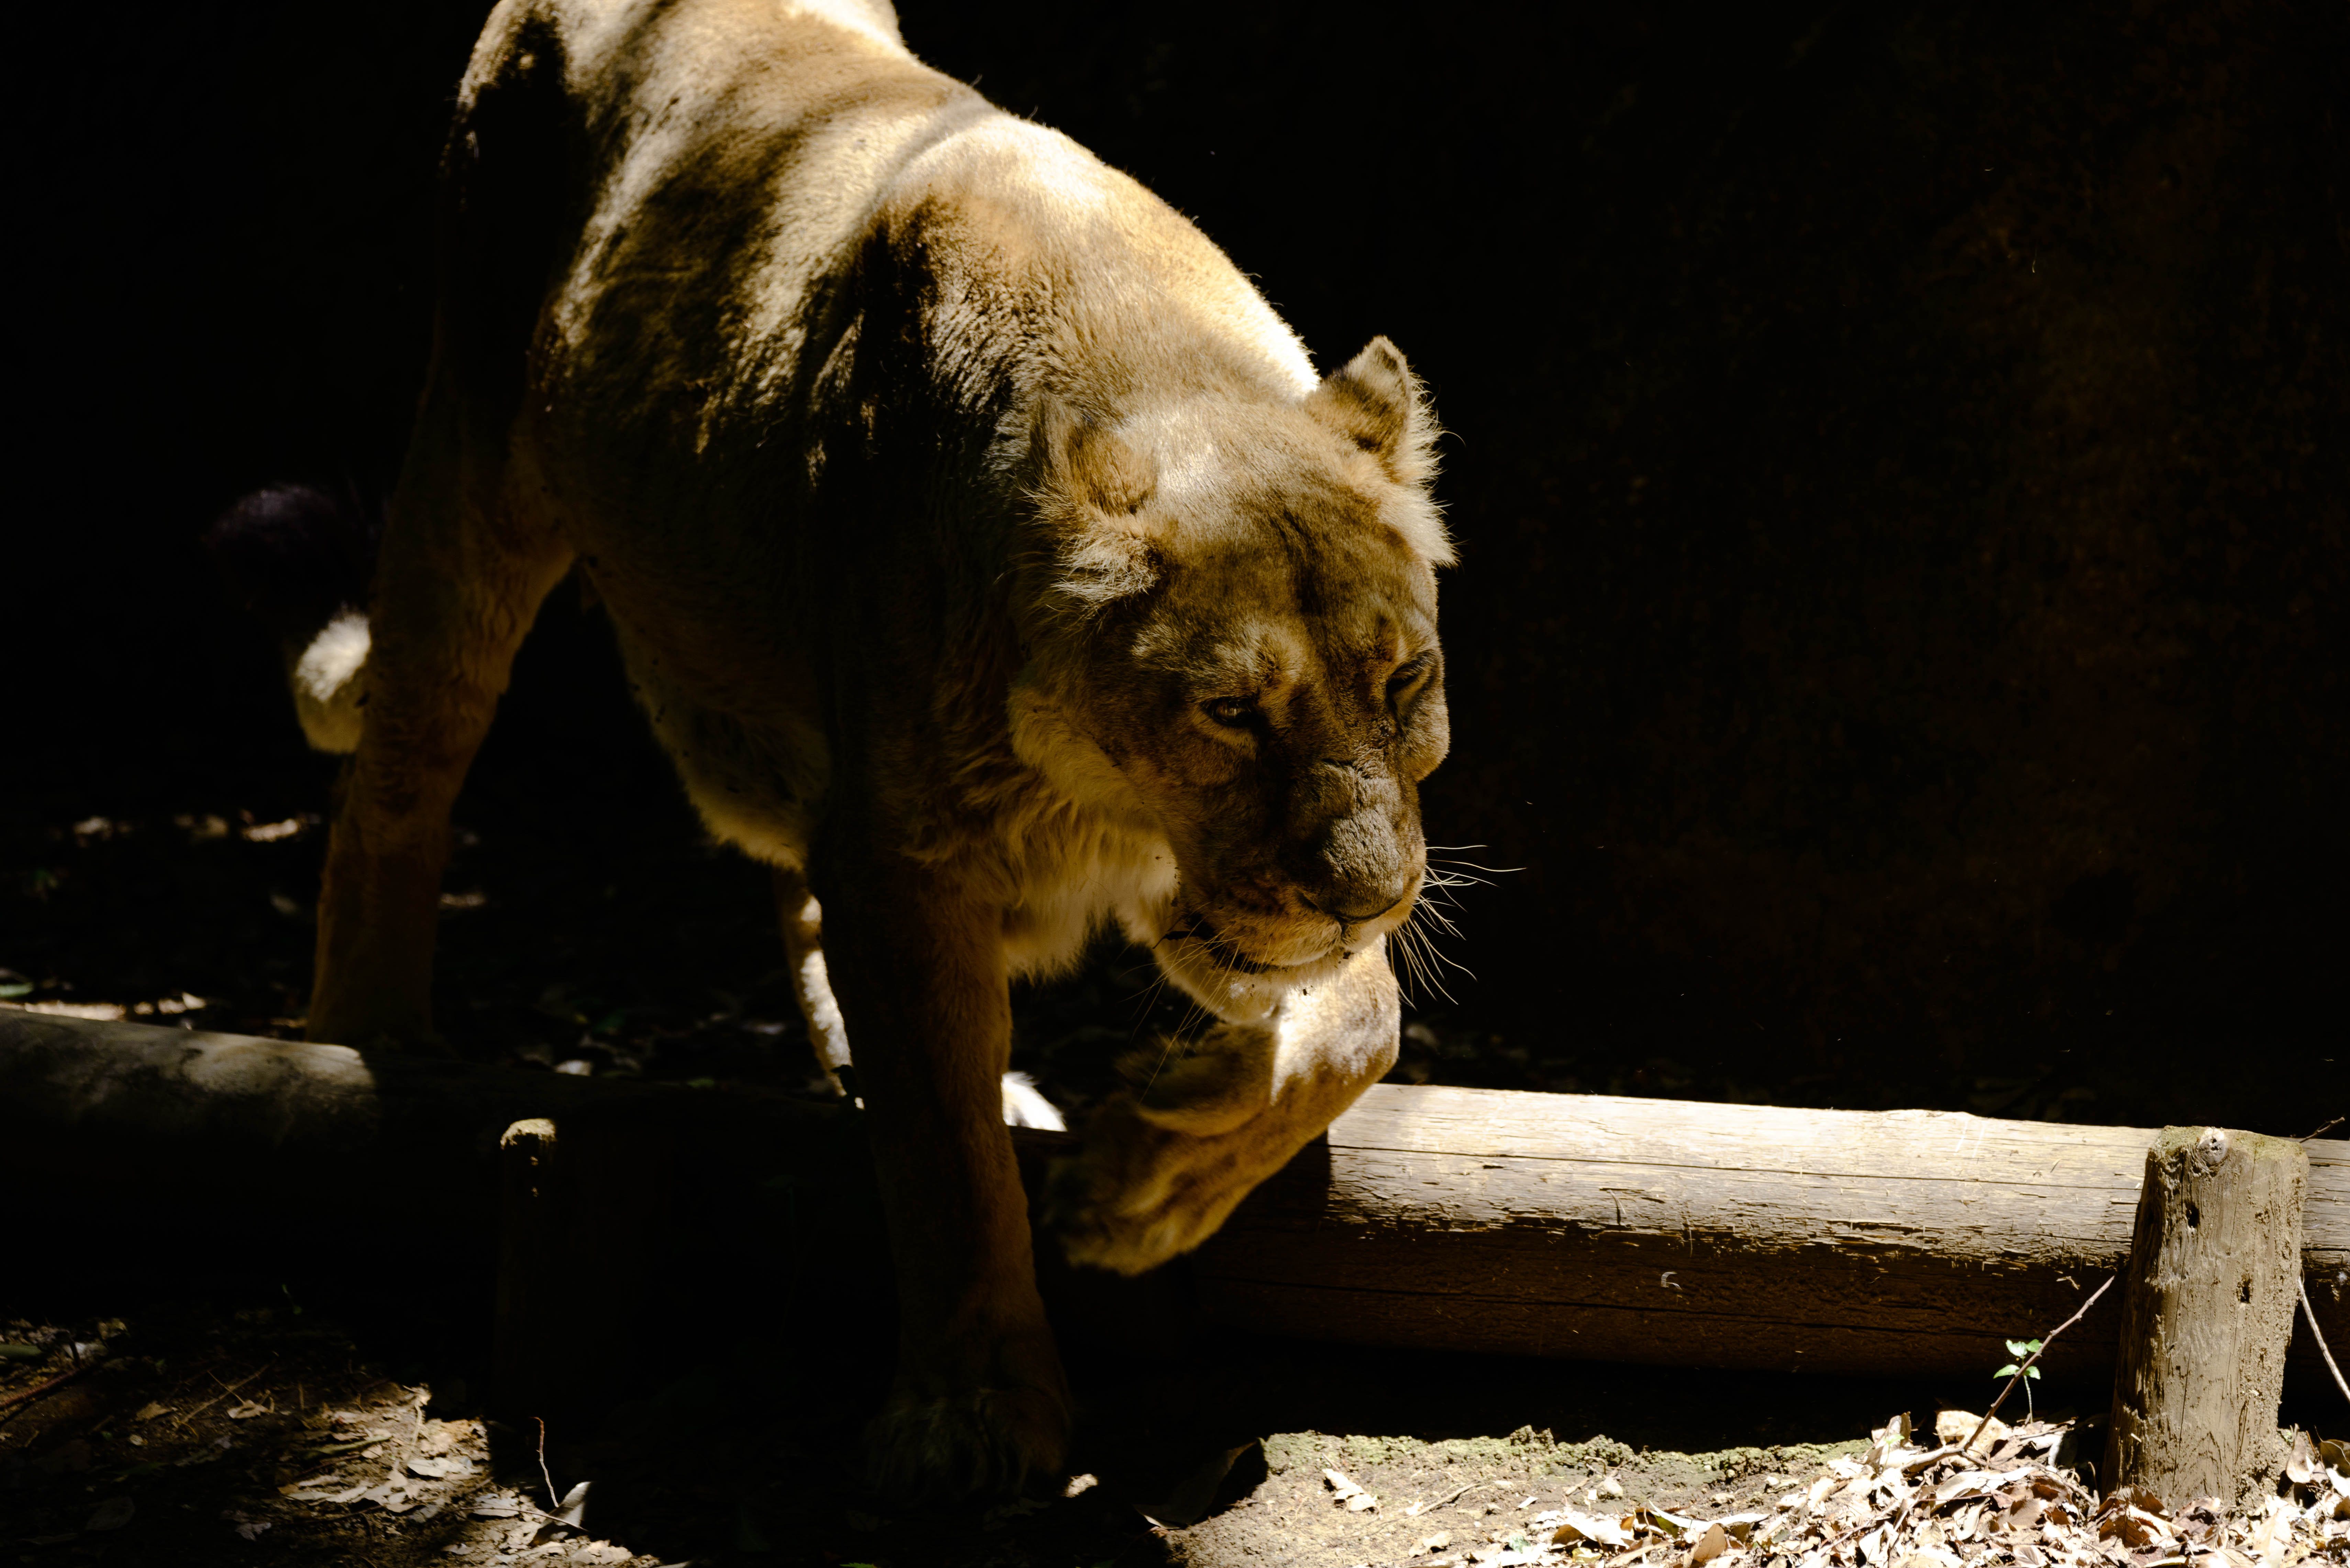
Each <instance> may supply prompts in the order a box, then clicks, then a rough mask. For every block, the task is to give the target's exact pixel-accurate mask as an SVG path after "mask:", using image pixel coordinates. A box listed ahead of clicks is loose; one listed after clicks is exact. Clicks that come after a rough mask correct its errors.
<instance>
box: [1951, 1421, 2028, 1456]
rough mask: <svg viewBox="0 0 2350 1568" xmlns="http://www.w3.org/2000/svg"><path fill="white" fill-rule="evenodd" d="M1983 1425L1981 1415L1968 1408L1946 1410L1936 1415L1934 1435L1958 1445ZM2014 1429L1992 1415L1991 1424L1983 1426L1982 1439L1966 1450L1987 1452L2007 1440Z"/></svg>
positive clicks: (1972, 1452) (1974, 1452) (1977, 1452)
mask: <svg viewBox="0 0 2350 1568" xmlns="http://www.w3.org/2000/svg"><path fill="white" fill-rule="evenodd" d="M1981 1426H1982V1417H1981V1416H1978V1415H1974V1414H1972V1413H1971V1412H1969V1411H1966V1410H1945V1411H1943V1412H1942V1413H1941V1414H1940V1415H1939V1416H1936V1417H1934V1436H1935V1437H1937V1438H1940V1439H1941V1440H1942V1441H1943V1442H1945V1443H1950V1444H1952V1445H1956V1444H1959V1443H1963V1442H1965V1441H1966V1440H1967V1438H1970V1437H1971V1436H1973V1434H1974V1429H1975V1428H1977V1427H1981ZM2014 1430H2015V1428H2012V1427H2010V1426H2009V1425H2008V1424H2007V1423H2006V1422H2004V1421H2002V1420H2001V1419H2000V1418H1999V1417H1996V1416H1994V1417H1991V1425H1990V1426H1988V1427H1983V1434H1982V1437H1981V1440H1979V1441H1978V1442H1976V1444H1975V1445H1974V1446H1973V1447H1972V1448H1970V1449H1967V1450H1966V1451H1967V1452H1968V1453H1970V1454H1987V1453H1989V1452H1991V1449H1994V1448H1996V1447H1998V1446H1999V1445H2000V1444H2002V1443H2003V1442H2005V1441H2007V1439H2008V1438H2009V1437H2010V1436H2012V1434H2013V1432H2014Z"/></svg>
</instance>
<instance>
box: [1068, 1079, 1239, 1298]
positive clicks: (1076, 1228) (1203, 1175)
mask: <svg viewBox="0 0 2350 1568" xmlns="http://www.w3.org/2000/svg"><path fill="white" fill-rule="evenodd" d="M1122 1110H1123V1107H1121V1106H1117V1105H1115V1104H1113V1105H1111V1106H1104V1107H1103V1109H1102V1110H1101V1111H1099V1112H1097V1113H1096V1117H1095V1122H1094V1125H1093V1127H1091V1128H1089V1129H1088V1136H1087V1141H1086V1147H1085V1148H1084V1149H1083V1151H1081V1152H1080V1153H1078V1154H1076V1155H1072V1156H1069V1157H1067V1158H1063V1159H1060V1160H1058V1161H1055V1164H1054V1167H1053V1174H1052V1178H1051V1182H1050V1185H1049V1187H1048V1188H1047V1189H1046V1192H1045V1226H1046V1228H1047V1229H1049V1230H1050V1231H1052V1232H1053V1234H1055V1236H1057V1237H1059V1238H1060V1242H1061V1251H1062V1252H1063V1253H1064V1254H1065V1255H1066V1257H1067V1258H1068V1260H1069V1262H1072V1263H1076V1264H1077V1265H1079V1266H1080V1267H1084V1268H1093V1269H1108V1270H1111V1271H1113V1272H1118V1273H1121V1274H1139V1273H1141V1272H1143V1271H1144V1270H1146V1269H1155V1268H1157V1267H1158V1266H1159V1264H1161V1263H1163V1262H1166V1261H1167V1260H1168V1259H1170V1258H1172V1257H1174V1256H1176V1255H1177V1254H1178V1253H1181V1252H1188V1251H1191V1249H1192V1248H1194V1247H1196V1246H1198V1245H1199V1244H1200V1243H1201V1242H1202V1241H1206V1240H1207V1239H1208V1238H1209V1237H1210V1236H1211V1235H1212V1234H1214V1233H1215V1229H1216V1227H1217V1226H1219V1225H1221V1224H1222V1223H1223V1221H1224V1216H1225V1215H1227V1214H1229V1213H1231V1212H1232V1206H1233V1205H1234V1204H1236V1203H1238V1202H1239V1201H1240V1199H1242V1198H1243V1196H1245V1195H1246V1194H1247V1192H1248V1190H1249V1189H1250V1188H1251V1187H1253V1186H1254V1185H1255V1180H1256V1177H1257V1176H1258V1175H1259V1174H1261V1173H1259V1172H1257V1171H1254V1170H1251V1169H1248V1168H1246V1165H1247V1163H1248V1162H1245V1161H1243V1160H1242V1159H1239V1158H1233V1156H1234V1153H1235V1151H1233V1150H1232V1149H1230V1148H1227V1147H1219V1146H1220V1145H1222V1144H1224V1143H1227V1142H1229V1141H1231V1140H1228V1139H1210V1138H1193V1137H1183V1136H1181V1135H1180V1134H1175V1133H1169V1132H1166V1131H1164V1130H1162V1129H1160V1128H1159V1127H1152V1126H1150V1125H1149V1124H1148V1123H1146V1122H1143V1121H1142V1120H1140V1118H1139V1117H1136V1116H1133V1115H1132V1114H1131V1113H1130V1112H1128V1113H1126V1114H1125V1115H1122V1116H1121V1115H1120V1114H1119V1113H1120V1112H1121V1111H1122Z"/></svg>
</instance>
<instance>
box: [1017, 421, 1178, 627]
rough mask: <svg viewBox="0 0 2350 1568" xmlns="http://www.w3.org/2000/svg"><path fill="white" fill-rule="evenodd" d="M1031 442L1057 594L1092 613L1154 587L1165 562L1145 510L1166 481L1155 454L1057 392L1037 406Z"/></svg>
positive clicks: (1040, 512) (1082, 611)
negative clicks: (1153, 459) (1134, 444)
mask: <svg viewBox="0 0 2350 1568" xmlns="http://www.w3.org/2000/svg"><path fill="white" fill-rule="evenodd" d="M1031 450H1032V451H1033V452H1035V459H1036V464H1037V475H1036V492H1035V493H1036V499H1037V502H1038V506H1039V517H1040V520H1041V521H1042V522H1043V523H1044V524H1045V528H1046V530H1047V533H1048V536H1049V538H1050V540H1051V544H1050V545H1049V546H1048V550H1049V553H1050V556H1051V559H1052V562H1053V581H1052V593H1051V595H1050V598H1052V599H1056V600H1058V601H1059V602H1061V603H1062V604H1064V605H1065V606H1069V607H1075V608H1076V610H1077V611H1078V612H1079V613H1080V614H1081V615H1089V614H1091V613H1093V612H1094V611H1097V610H1099V609H1101V608H1103V607H1106V606H1107V605H1109V604H1112V603H1114V602H1115V601H1117V600H1119V599H1123V598H1127V597H1131V596H1133V595H1136V594H1140V593H1147V592H1149V590H1150V588H1151V587H1154V586H1155V585H1156V584H1157V583H1158V581H1159V574H1160V570H1161V566H1162V563H1161V562H1160V560H1159V549H1158V544H1159V541H1158V540H1157V538H1156V536H1155V535H1156V534H1157V530H1156V529H1155V528H1154V527H1152V525H1151V524H1150V523H1149V520H1148V518H1147V516H1146V514H1144V512H1143V506H1144V504H1146V503H1147V502H1149V499H1150V495H1151V492H1152V491H1154V490H1155V489H1157V488H1158V483H1159V475H1158V470H1157V469H1156V468H1155V467H1153V465H1152V464H1151V462H1150V460H1149V457H1147V456H1145V455H1144V454H1143V453H1141V452H1137V451H1135V450H1134V448H1132V447H1130V446H1128V444H1127V443H1126V442H1125V441H1120V440H1119V439H1118V433H1117V432H1116V431H1112V430H1109V429H1108V428H1107V427H1106V426H1104V425H1101V424H1098V423H1096V422H1095V421H1092V420H1089V419H1087V418H1086V417H1085V416H1084V415H1082V414H1080V413H1078V412H1077V411H1076V410H1074V409H1072V408H1070V407H1069V406H1068V405H1067V404H1066V403H1064V402H1062V401H1061V400H1059V399H1057V398H1053V397H1050V396H1048V397H1046V398H1045V400H1044V401H1043V403H1042V404H1041V405H1040V406H1039V407H1038V409H1037V410H1036V427H1035V435H1034V437H1033V440H1032V443H1031Z"/></svg>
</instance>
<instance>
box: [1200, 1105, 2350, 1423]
mask: <svg viewBox="0 0 2350 1568" xmlns="http://www.w3.org/2000/svg"><path fill="white" fill-rule="evenodd" d="M2153 1136H2154V1134H2153V1133H2152V1132H2151V1131H2147V1130H2141V1129H2134V1128H2129V1127H2080V1126H2070V1125H2054V1124H2050V1123H2045V1122H2010V1121H1997V1120H1992V1119H1990V1118H1987V1117H1982V1116H1965V1115H1958V1114H1951V1113H1944V1112H1938V1111H1815V1110H1797V1109H1786V1108H1781V1107H1775V1106H1729V1105H1705V1104H1697V1103H1692V1102H1688V1101H1677V1100H1636V1099H1626V1098H1612V1097H1606V1096H1583V1095H1533V1094H1511V1093H1504V1092H1501V1091H1496V1090H1478V1089H1446V1088H1410V1087H1406V1086H1403V1085H1392V1084H1383V1085H1378V1086H1377V1087H1375V1088H1373V1089H1372V1090H1371V1091H1370V1092H1369V1093H1367V1094H1366V1095H1365V1096H1363V1098H1362V1099H1361V1100H1360V1101H1358V1102H1357V1104H1356V1106H1355V1108H1354V1109H1353V1110H1351V1111H1349V1112H1348V1113H1347V1115H1346V1116H1343V1117H1341V1118H1340V1119H1339V1120H1338V1122H1337V1123H1336V1126H1334V1127H1332V1128H1331V1129H1330V1137H1329V1139H1328V1142H1327V1144H1326V1145H1316V1146H1315V1147H1309V1148H1308V1149H1307V1150H1306V1151H1305V1154H1303V1155H1301V1156H1300V1157H1299V1158H1297V1159H1296V1160H1295V1161H1293V1162H1292V1163H1291V1165H1290V1166H1289V1168H1287V1169H1286V1170H1284V1171H1283V1172H1282V1173H1281V1174H1280V1175H1279V1176H1277V1177H1275V1178H1274V1179H1273V1180H1272V1181H1271V1182H1268V1183H1267V1184H1266V1185H1265V1186H1264V1187H1263V1189H1259V1191H1258V1192H1257V1193H1256V1194H1255V1195H1254V1196H1253V1197H1252V1198H1251V1199H1249V1201H1248V1202H1246V1203H1244V1204H1243V1205H1242V1206H1241V1208H1240V1210H1238V1212H1236V1213H1235V1214H1234V1215H1233V1216H1232V1220H1230V1221H1228V1222H1227V1223H1226V1225H1225V1227H1224V1229H1223V1231H1222V1232H1220V1233H1219V1234H1218V1235H1217V1236H1216V1238H1215V1239H1214V1240H1213V1241H1210V1242H1209V1243H1208V1245H1207V1246H1206V1247H1204V1248H1203V1249H1201V1252H1200V1254H1199V1257H1198V1260H1197V1264H1196V1267H1197V1270H1198V1275H1199V1284H1200V1293H1201V1299H1202V1301H1203V1303H1205V1304H1206V1306H1207V1308H1208V1310H1209V1311H1210V1312H1211V1314H1214V1315H1216V1316H1217V1317H1219V1318H1221V1319H1222V1320H1223V1321H1225V1322H1227V1323H1230V1324H1234V1325H1236V1326H1239V1325H1245V1326H1248V1327H1252V1328H1258V1329H1266V1330H1272V1331H1274V1332H1279V1333H1283V1334H1297V1335H1300V1336H1302V1337H1310V1338H1317V1339H1342V1340H1351V1341H1354V1342H1357V1343H1360V1344H1369V1345H1432V1346H1443V1347H1447V1348H1451V1349H1459V1350H1473V1351H1493V1352H1503V1353H1510V1354H1516V1355H1556V1356H1565V1357H1571V1358H1577V1359H1590V1360H1606V1361H1636V1362H1654V1363H1658V1364H1669V1365H1675V1366H1745V1367H1764V1368H1770V1367H1775V1368H1781V1369H1788V1370H1792V1369H1794V1368H1798V1367H1801V1368H1805V1369H1811V1370H1827V1369H1831V1368H1833V1369H1834V1370H1836V1371H1838V1372H1853V1373H1877V1374H1884V1375H1888V1376H1901V1375H1908V1374H1917V1373H1925V1372H1934V1373H1940V1374H1948V1375H1950V1376H1966V1377H1969V1378H1980V1377H1981V1376H1984V1375H1985V1374H1987V1373H1989V1372H1990V1370H1991V1368H1992V1367H1994V1366H1998V1365H1999V1363H2000V1362H2001V1361H2002V1360H2004V1359H2007V1356H2006V1353H2005V1350H2004V1347H2003V1345H2002V1341H2003V1340H2005V1339H2007V1338H2010V1337H2015V1336H2022V1335H2027V1334H2041V1333H2044V1332H2045V1331H2046V1330H2047V1329H2049V1328H2051V1327H2054V1325H2055V1324H2058V1323H2061V1322H2063V1321H2064V1319H2065V1318H2066V1317H2067V1316H2069V1315H2070V1314H2072V1312H2073V1311H2074V1308H2075V1307H2077V1306H2078V1305H2079V1304H2080V1302H2081V1299H2082V1296H2083V1295H2084V1294H2085V1293H2087V1292H2089V1291H2092V1290H2094V1289H2095V1288H2096V1284H2097V1282H2098V1279H2099V1277H2100V1276H2101V1275H2102V1274H2103V1273H2105V1272H2109V1271H2113V1270H2117V1269H2119V1268H2120V1267H2121V1266H2122V1264H2123V1262H2124V1261H2125V1260H2126V1258H2127V1256H2128V1254H2129V1249H2130V1234H2131V1221H2132V1216H2133V1215H2134V1214H2135V1212H2136V1211H2137V1200H2138V1189H2139V1186H2140V1181H2141V1175H2142V1168H2143V1166H2144V1163H2145V1151H2146V1147H2147V1142H2148V1141H2149V1140H2150V1139H2151V1138H2152V1137H2153ZM2308 1147H2309V1150H2310V1157H2309V1158H2310V1161H2311V1166H2312V1179H2313V1186H2312V1196H2311V1200H2310V1204H2309V1219H2308V1228H2307V1229H2308V1234H2307V1238H2306V1244H2305V1246H2304V1247H2303V1265H2304V1267H2305V1268H2306V1270H2307V1272H2308V1281H2309V1291H2310V1298H2311V1301H2312V1303H2314V1305H2315V1306H2316V1309H2317V1312H2318V1315H2319V1318H2320V1321H2321V1322H2322V1323H2324V1324H2325V1326H2326V1332H2327V1334H2328V1336H2329V1337H2330V1338H2331V1339H2332V1341H2333V1343H2334V1344H2335V1345H2340V1344H2341V1343H2342V1342H2343V1340H2344V1339H2345V1338H2350V1310H2345V1309H2350V1297H2345V1290H2344V1284H2345V1276H2350V1144H2345V1143H2343V1142H2341V1141H2313V1142H2311V1143H2310V1144H2309V1146H2308ZM2118 1294H2119V1293H2118V1292H2109V1293H2107V1295H2106V1301H2104V1302H2101V1303H2098V1305H2097V1306H2096V1308H2095V1310H2094V1311H2092V1312H2091V1313H2090V1314H2089V1315H2088V1316H2087V1317H2085V1319H2083V1320H2082V1322H2081V1323H2080V1324H2078V1325H2076V1326H2075V1327H2074V1329H2072V1330H2071V1331H2070V1332H2068V1333H2067V1334H2065V1335H2064V1338H2063V1339H2061V1340H2059V1341H2058V1342H2057V1343H2056V1344H2055V1345H2054V1346H2052V1347H2051V1349H2050V1352H2049V1355H2048V1358H2047V1360H2046V1362H2044V1363H2043V1365H2045V1366H2048V1367H2049V1368H2050V1370H2051V1372H2052V1374H2054V1373H2055V1372H2059V1371H2064V1370H2072V1371H2075V1372H2084V1373H2090V1374H2093V1375H2102V1373H2103V1371H2104V1369H2105V1368H2106V1367H2108V1366H2111V1365H2112V1363H2113V1357H2114V1353H2115V1345H2116V1338H2117V1336H2118V1333H2119V1318H2120V1311H2119V1307H2118V1305H2117V1304H2116V1296H2117V1295H2118ZM2302 1332H2303V1338H2302V1340H2301V1341H2300V1342H2299V1344H2298V1345H2297V1346H2296V1361H2297V1363H2303V1364H2305V1370H2306V1373H2307V1375H2308V1376H2314V1377H2322V1376H2324V1372H2323V1371H2322V1369H2321V1368H2320V1367H2319V1366H2318V1365H2317V1362H2316V1352H2315V1349H2314V1345H2311V1344H2310V1343H2309V1342H2308V1340H2307V1337H2306V1332H2307V1331H2306V1330H2305V1329H2304V1330H2303V1331H2302Z"/></svg>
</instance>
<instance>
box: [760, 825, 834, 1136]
mask: <svg viewBox="0 0 2350 1568" xmlns="http://www.w3.org/2000/svg"><path fill="white" fill-rule="evenodd" d="M775 914H776V916H777V918H778V919H779V920H780V921H781V923H782V925H783V928H784V958H785V961H786V962H788V963H789V964H790V965H791V968H792V994H793V996H794V997H795V998H796V999H797V1000H798V1002H799V1004H800V1016H801V1017H802V1018H804V1019H806V1021H807V1032H808V1044H809V1045H810V1046H811V1047H812V1048H813V1049H814V1050H815V1052H816V1066H817V1067H818V1068H820V1069H821V1070H822V1071H823V1073H824V1075H825V1077H826V1078H827V1080H829V1081H830V1083H831V1085H832V1092H833V1093H834V1094H836V1095H846V1094H847V1092H848V1091H847V1087H846V1086H845V1085H843V1084H842V1083H841V1081H840V1070H841V1069H842V1068H843V1067H846V1066H847V1065H848V1064H849V1063H848V1026H847V1024H845V1023H842V1022H841V1021H840V1003H839V1002H837V1001H836V1000H834V998H833V994H832V978H831V976H830V975H828V974H827V972H826V971H825V967H824V909H823V907H822V906H821V905H819V904H818V903H817V902H816V895H815V894H814V893H812V892H810V891H809V890H808V885H807V876H806V873H805V872H803V871H801V870H800V869H799V868H798V867H785V866H778V867H775Z"/></svg>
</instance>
